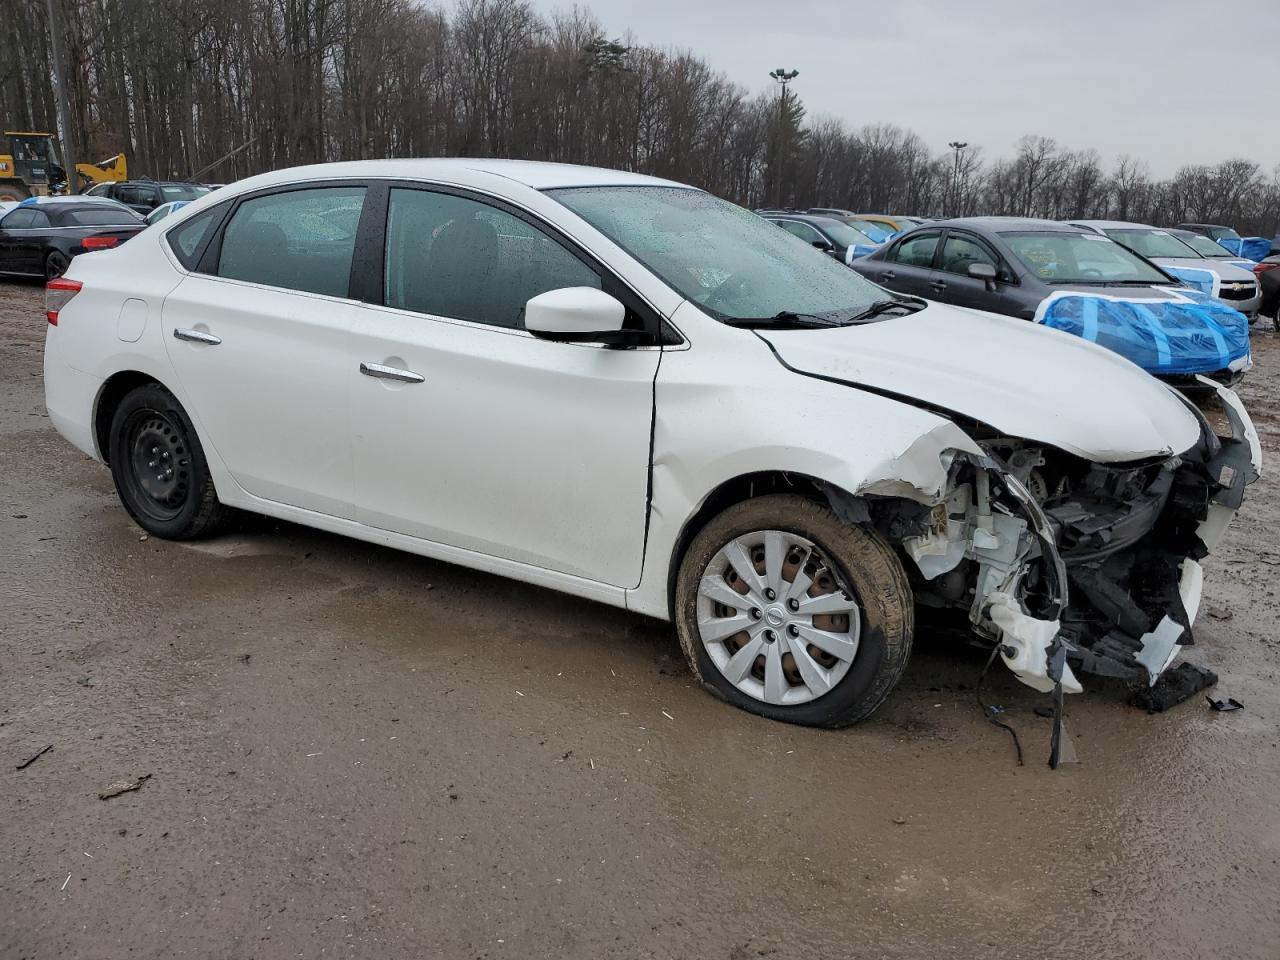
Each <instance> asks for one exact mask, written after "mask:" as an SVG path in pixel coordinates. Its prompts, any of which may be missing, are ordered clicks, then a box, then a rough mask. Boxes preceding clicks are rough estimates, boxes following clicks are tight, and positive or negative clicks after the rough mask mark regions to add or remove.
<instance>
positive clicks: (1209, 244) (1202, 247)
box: [1175, 230, 1235, 257]
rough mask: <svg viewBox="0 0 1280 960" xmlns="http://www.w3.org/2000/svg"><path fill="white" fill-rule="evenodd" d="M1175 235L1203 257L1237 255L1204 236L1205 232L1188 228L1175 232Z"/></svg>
mask: <svg viewBox="0 0 1280 960" xmlns="http://www.w3.org/2000/svg"><path fill="white" fill-rule="evenodd" d="M1175 236H1177V238H1178V239H1179V240H1181V241H1182V242H1183V243H1185V244H1186V245H1187V246H1188V247H1190V248H1191V249H1192V250H1194V251H1195V252H1196V253H1198V254H1200V256H1202V257H1234V256H1235V254H1234V253H1232V252H1231V251H1230V250H1228V249H1227V248H1226V247H1223V246H1219V245H1218V244H1216V243H1214V242H1213V241H1212V240H1210V239H1209V238H1208V237H1206V236H1204V234H1200V233H1192V232H1191V231H1190V230H1188V231H1187V232H1186V233H1179V234H1175Z"/></svg>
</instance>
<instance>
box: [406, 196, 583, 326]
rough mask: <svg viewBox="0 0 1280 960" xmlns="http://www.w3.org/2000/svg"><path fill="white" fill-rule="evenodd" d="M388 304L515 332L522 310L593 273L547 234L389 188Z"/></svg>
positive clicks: (496, 213) (502, 214)
mask: <svg viewBox="0 0 1280 960" xmlns="http://www.w3.org/2000/svg"><path fill="white" fill-rule="evenodd" d="M386 244H387V245H386V275H385V277H384V284H383V299H384V301H385V303H386V305H387V306H389V307H396V308H398V309H401V310H412V311H414V312H416V313H426V314H431V315H433V316H438V317H451V318H453V319H457V320H470V321H472V322H473V323H485V324H490V325H492V326H495V327H508V328H514V329H522V328H523V327H524V305H525V303H526V302H528V301H529V300H530V299H532V298H533V297H536V296H538V294H541V293H546V292H547V291H548V290H560V289H563V288H565V287H594V288H595V289H597V290H599V289H600V285H601V282H600V276H599V275H598V274H597V273H596V272H595V271H594V270H593V269H592V268H591V267H589V266H587V265H586V264H585V263H583V262H582V261H581V260H579V259H578V258H577V257H576V256H574V255H573V254H572V253H570V252H569V251H568V250H567V249H565V248H564V247H563V246H561V245H560V244H559V243H558V242H556V241H555V240H553V239H552V238H551V237H549V236H548V235H547V234H545V233H543V232H542V231H541V230H539V229H537V228H536V227H534V226H533V225H532V224H530V223H528V222H527V221H525V220H522V219H520V218H519V217H516V216H514V215H512V214H510V213H507V212H506V211H505V210H500V209H498V208H497V207H492V206H489V205H488V204H485V203H480V202H479V201H477V200H472V199H470V198H468V197H459V196H455V195H453V194H448V193H435V192H433V191H430V190H412V189H403V188H393V189H392V190H391V200H390V204H389V206H388V208H387V240H386Z"/></svg>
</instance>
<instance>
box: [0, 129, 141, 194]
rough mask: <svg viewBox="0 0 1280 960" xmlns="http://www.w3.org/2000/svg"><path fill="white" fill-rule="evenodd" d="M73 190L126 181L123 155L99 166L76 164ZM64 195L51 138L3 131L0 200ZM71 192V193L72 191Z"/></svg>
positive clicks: (63, 177) (63, 181)
mask: <svg viewBox="0 0 1280 960" xmlns="http://www.w3.org/2000/svg"><path fill="white" fill-rule="evenodd" d="M76 174H77V179H78V180H79V181H80V182H79V183H78V184H76V189H83V188H85V187H91V186H93V185H94V184H95V183H106V182H109V181H115V180H128V179H129V166H128V164H127V163H126V162H125V157H124V154H123V153H117V154H116V155H115V156H114V157H108V158H107V159H106V160H103V161H101V162H99V163H77V164H76ZM66 192H68V184H67V171H66V170H65V169H64V168H63V166H62V164H61V162H60V161H59V160H58V151H57V150H56V149H55V147H54V145H53V134H51V133H37V132H33V131H29V130H25V131H24V130H6V131H5V132H4V134H3V139H0V200H25V199H27V198H28V197H43V196H48V195H50V194H57V193H66ZM72 192H74V190H73V191H72Z"/></svg>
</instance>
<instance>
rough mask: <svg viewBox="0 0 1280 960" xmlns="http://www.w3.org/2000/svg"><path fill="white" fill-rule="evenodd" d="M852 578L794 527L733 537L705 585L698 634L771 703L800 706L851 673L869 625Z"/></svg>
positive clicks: (731, 673) (724, 665) (731, 676)
mask: <svg viewBox="0 0 1280 960" xmlns="http://www.w3.org/2000/svg"><path fill="white" fill-rule="evenodd" d="M844 579H845V578H844V577H843V575H841V574H840V573H839V571H838V570H837V568H836V566H835V565H834V564H833V563H832V562H831V561H830V560H829V559H828V558H827V557H826V555H825V554H824V553H823V552H822V551H821V550H820V549H819V548H818V547H817V545H816V544H814V543H813V542H812V541H811V540H807V539H805V538H804V537H801V536H798V535H797V534H794V533H786V532H784V531H781V530H761V531H757V532H754V533H748V534H744V535H742V536H740V537H737V538H735V539H734V540H731V541H729V542H728V543H727V544H725V545H724V546H723V547H722V548H721V549H720V550H719V552H717V553H716V555H715V556H714V557H712V558H711V562H710V563H708V564H707V568H706V570H704V571H703V574H702V580H701V582H700V583H699V586H698V601H697V616H698V632H699V635H700V637H701V640H702V644H703V646H704V647H705V648H706V651H707V654H708V655H709V656H710V657H711V662H712V663H714V664H715V666H716V669H718V670H719V671H720V672H721V673H722V674H723V675H724V677H725V679H726V680H728V681H729V682H730V683H732V684H733V685H734V686H735V687H736V688H737V689H738V690H740V691H741V692H742V693H744V694H746V695H747V696H749V697H752V698H753V699H756V700H760V701H762V702H764V703H769V704H775V705H785V706H794V705H798V704H802V703H808V702H810V701H812V700H816V699H817V698H818V697H821V696H823V695H824V694H826V693H828V692H830V691H831V690H832V688H834V687H835V686H836V684H838V683H839V682H840V681H841V680H842V679H844V676H845V674H846V673H848V672H849V667H850V665H852V663H853V659H854V657H855V656H856V655H857V653H858V638H859V635H860V633H861V629H862V615H861V611H860V610H859V608H858V604H857V602H856V600H855V599H854V595H853V591H852V589H851V588H849V587H847V586H846V585H845V583H844Z"/></svg>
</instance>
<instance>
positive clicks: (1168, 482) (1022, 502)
mask: <svg viewBox="0 0 1280 960" xmlns="http://www.w3.org/2000/svg"><path fill="white" fill-rule="evenodd" d="M1200 379H1201V380H1202V382H1203V384H1204V385H1205V386H1206V387H1208V388H1209V389H1210V390H1213V391H1215V392H1216V393H1217V396H1218V399H1219V400H1220V402H1221V407H1222V412H1223V415H1224V419H1225V420H1226V422H1227V423H1228V424H1229V426H1230V434H1231V435H1230V436H1229V437H1226V436H1222V437H1219V436H1217V435H1215V434H1214V433H1213V431H1212V430H1211V428H1210V427H1209V424H1208V422H1207V421H1206V420H1204V417H1203V416H1202V415H1201V414H1199V413H1198V412H1197V416H1198V417H1200V419H1201V422H1202V437H1201V440H1200V442H1199V443H1198V444H1197V446H1196V447H1195V448H1194V449H1192V450H1188V451H1185V452H1184V453H1183V454H1182V455H1180V456H1177V457H1172V458H1170V459H1169V460H1167V461H1165V462H1163V463H1154V464H1153V463H1148V464H1134V465H1129V466H1115V467H1113V466H1109V465H1100V464H1093V465H1089V467H1088V470H1087V472H1086V473H1084V474H1083V475H1082V476H1081V477H1080V478H1079V479H1080V482H1079V484H1078V486H1077V488H1076V489H1075V490H1073V491H1072V492H1071V493H1070V494H1069V495H1065V496H1057V497H1054V496H1045V495H1044V492H1043V490H1041V495H1040V496H1036V495H1033V493H1032V492H1031V490H1030V489H1028V486H1029V485H1026V484H1024V483H1022V482H1020V481H1019V480H1018V479H1017V478H1016V477H1015V476H1013V475H1012V472H1011V468H1010V466H1009V464H1007V463H1005V462H1003V461H1001V460H998V459H996V457H995V456H994V455H993V456H992V458H991V459H990V460H989V461H979V459H978V458H973V461H972V462H973V466H974V467H976V468H977V470H976V473H975V476H974V480H973V482H972V483H971V484H961V485H959V486H957V487H956V488H955V489H953V490H952V491H951V493H950V495H949V497H948V500H947V503H946V504H945V505H944V506H943V508H942V510H943V511H944V512H945V517H946V524H945V526H942V525H940V524H935V527H934V529H933V530H932V531H931V532H930V533H929V534H927V535H925V536H921V537H915V538H910V539H908V540H905V541H904V542H903V546H904V548H905V549H906V550H907V552H908V553H909V554H910V555H911V556H913V558H914V559H915V561H916V564H917V566H918V567H919V568H920V570H921V572H922V574H923V575H924V576H925V577H926V578H934V577H938V576H939V575H940V574H942V573H945V572H949V571H951V570H957V569H959V568H960V566H961V564H965V563H967V564H969V565H972V566H976V572H975V574H974V575H973V578H972V591H971V593H969V594H966V601H967V602H970V604H971V605H970V619H971V621H972V623H973V625H974V628H975V629H976V630H977V631H978V632H979V633H982V634H985V635H986V636H988V637H990V638H991V639H993V640H994V641H995V642H996V643H997V644H998V645H999V652H1000V656H1001V658H1002V659H1003V660H1004V662H1005V664H1006V666H1008V667H1009V669H1010V670H1011V671H1012V672H1013V673H1014V674H1015V675H1016V676H1017V677H1018V679H1019V680H1021V681H1022V682H1023V683H1026V684H1027V685H1028V686H1031V687H1033V688H1034V689H1036V690H1040V691H1044V692H1048V691H1051V690H1053V689H1055V688H1056V687H1057V686H1058V685H1059V684H1061V689H1062V690H1063V691H1065V692H1068V693H1078V692H1080V691H1081V689H1082V685H1081V684H1080V682H1079V680H1078V679H1077V674H1078V673H1081V672H1084V673H1093V674H1098V675H1102V676H1112V677H1120V678H1124V679H1127V680H1131V681H1137V682H1145V683H1148V684H1153V683H1155V681H1156V679H1157V678H1158V677H1159V676H1160V675H1161V674H1162V673H1163V672H1164V671H1165V670H1166V669H1168V667H1169V666H1170V665H1171V664H1172V663H1173V662H1174V660H1175V659H1177V656H1178V654H1179V652H1180V651H1181V648H1182V647H1183V646H1187V645H1190V644H1192V643H1194V638H1193V634H1192V626H1193V625H1194V623H1195V618H1196V614H1197V613H1198V611H1199V608H1200V602H1201V596H1202V592H1203V585H1204V571H1203V568H1202V567H1201V565H1200V562H1199V561H1200V560H1201V559H1202V558H1203V557H1204V556H1206V555H1207V554H1208V553H1209V552H1210V551H1211V550H1212V549H1213V548H1214V547H1216V546H1217V545H1218V543H1219V542H1220V541H1221V539H1222V537H1223V535H1224V534H1225V532H1226V529H1227V526H1228V525H1229V524H1230V521H1231V518H1232V517H1234V516H1235V513H1236V511H1237V510H1238V508H1239V506H1240V504H1241V501H1242V500H1243V496H1244V488H1245V486H1246V485H1247V484H1249V483H1251V482H1253V480H1255V479H1256V478H1257V476H1258V475H1259V473H1260V472H1261V468H1262V450H1261V446H1260V444H1259V442H1258V435H1257V431H1256V430H1255V429H1254V426H1253V423H1252V421H1251V420H1250V418H1249V415H1248V413H1247V412H1246V411H1245V409H1244V407H1243V405H1242V404H1241V403H1240V400H1239V398H1238V397H1236V395H1235V394H1234V393H1233V392H1232V391H1231V390H1229V389H1226V388H1224V387H1221V386H1218V385H1217V384H1215V383H1213V382H1212V381H1211V380H1208V379H1207V378H1200ZM1040 462H1043V461H1040ZM984 475H985V477H984ZM1040 486H1041V487H1042V486H1043V484H1042V482H1041V483H1040ZM987 489H990V490H992V491H994V492H993V493H992V495H991V496H990V497H989V498H987V497H985V495H984V491H985V490H987Z"/></svg>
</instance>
